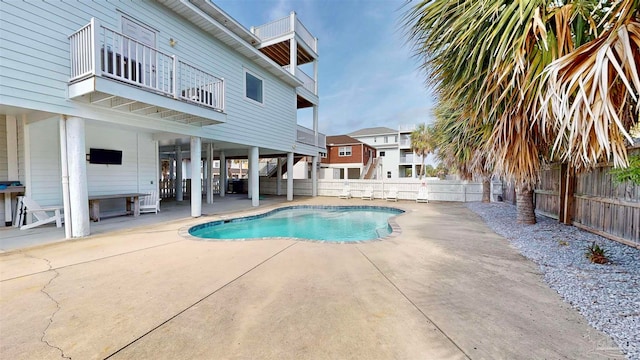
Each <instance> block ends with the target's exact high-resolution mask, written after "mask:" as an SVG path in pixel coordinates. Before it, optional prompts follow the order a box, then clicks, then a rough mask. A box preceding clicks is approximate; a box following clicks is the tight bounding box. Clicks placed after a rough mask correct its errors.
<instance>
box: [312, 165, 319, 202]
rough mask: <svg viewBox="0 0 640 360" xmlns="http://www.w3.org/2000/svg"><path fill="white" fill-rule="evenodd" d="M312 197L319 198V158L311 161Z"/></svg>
mask: <svg viewBox="0 0 640 360" xmlns="http://www.w3.org/2000/svg"><path fill="white" fill-rule="evenodd" d="M311 196H318V156H314V157H312V160H311Z"/></svg>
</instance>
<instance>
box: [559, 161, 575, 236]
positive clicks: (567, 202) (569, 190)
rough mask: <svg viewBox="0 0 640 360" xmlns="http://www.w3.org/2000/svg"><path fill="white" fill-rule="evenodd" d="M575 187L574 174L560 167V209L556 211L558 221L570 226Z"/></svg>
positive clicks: (563, 166)
mask: <svg viewBox="0 0 640 360" xmlns="http://www.w3.org/2000/svg"><path fill="white" fill-rule="evenodd" d="M574 186H575V173H574V171H573V169H572V168H571V167H570V166H569V165H567V164H562V165H561V166H560V209H559V211H558V221H559V222H561V223H563V224H567V225H571V223H572V221H573V192H574Z"/></svg>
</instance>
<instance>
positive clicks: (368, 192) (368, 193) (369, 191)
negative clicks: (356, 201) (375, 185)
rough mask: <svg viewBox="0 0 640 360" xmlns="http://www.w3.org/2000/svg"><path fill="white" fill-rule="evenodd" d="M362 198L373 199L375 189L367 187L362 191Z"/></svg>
mask: <svg viewBox="0 0 640 360" xmlns="http://www.w3.org/2000/svg"><path fill="white" fill-rule="evenodd" d="M362 200H373V189H372V188H370V187H369V188H366V189H365V190H364V192H363V193H362Z"/></svg>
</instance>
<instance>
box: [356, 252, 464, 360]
mask: <svg viewBox="0 0 640 360" xmlns="http://www.w3.org/2000/svg"><path fill="white" fill-rule="evenodd" d="M357 249H358V251H359V252H360V254H362V256H364V258H365V259H367V261H368V262H369V263H370V264H371V265H372V266H373V267H374V268H375V269H376V270H377V271H378V272H379V273H380V275H382V277H384V278H385V279H386V280H387V282H389V284H391V286H393V287H394V288H395V289H396V291H398V292H399V293H400V295H402V297H404V298H405V299H406V300H407V301H408V302H409V303H410V304H411V305H412V306H413V307H414V308H415V309H416V310H418V311H419V312H420V314H422V316H423V317H424V318H425V319H426V320H427V321H428V322H429V323H431V324H433V326H434V327H435V328H436V329H438V331H439V332H440V333H441V334H442V335H443V336H444V337H445V338H447V340H449V342H451V344H453V346H455V347H456V348H457V349H458V350H459V351H460V352H461V353H462V354H463V355H464V357H465V358H467V359H471V356H469V354H467V353H466V352H465V351H464V350H463V349H462V348H461V347H460V345H458V344H457V343H456V342H455V341H454V340H453V339H452V338H451V337H450V336H449V335H448V334H447V333H446V332H444V330H443V329H442V328H440V326H438V324H436V323H435V321H433V320H432V319H431V318H430V317H429V316H428V315H427V314H426V313H425V312H424V311H422V309H421V308H420V307H419V306H418V305H417V304H416V303H415V302H414V301H413V300H411V298H409V296H408V295H407V294H405V293H404V291H402V290H401V289H400V288H399V287H398V285H396V283H394V282H393V281H392V280H391V279H390V278H389V277H388V276H387V274H385V273H384V272H383V271H382V270H381V269H380V268H379V267H378V265H376V264H375V263H374V262H373V260H371V259H370V258H369V257H368V256H367V255H366V254H365V253H364V252H363V251H362V249H361V248H360V247H359V246H358V247H357Z"/></svg>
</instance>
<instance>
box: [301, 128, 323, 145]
mask: <svg viewBox="0 0 640 360" xmlns="http://www.w3.org/2000/svg"><path fill="white" fill-rule="evenodd" d="M315 138H316V134H315V132H314V131H313V130H312V129H309V128H306V127H304V126H301V125H298V129H297V136H296V141H297V142H299V143H302V144H307V145H313V146H315V145H316V141H315ZM326 143H327V137H326V135H325V134H321V133H318V147H321V148H324V147H326Z"/></svg>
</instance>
